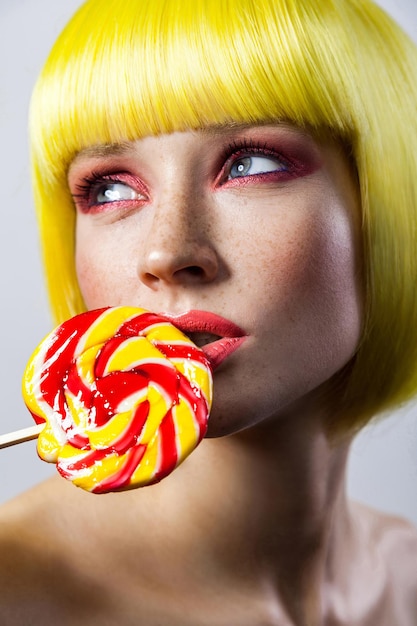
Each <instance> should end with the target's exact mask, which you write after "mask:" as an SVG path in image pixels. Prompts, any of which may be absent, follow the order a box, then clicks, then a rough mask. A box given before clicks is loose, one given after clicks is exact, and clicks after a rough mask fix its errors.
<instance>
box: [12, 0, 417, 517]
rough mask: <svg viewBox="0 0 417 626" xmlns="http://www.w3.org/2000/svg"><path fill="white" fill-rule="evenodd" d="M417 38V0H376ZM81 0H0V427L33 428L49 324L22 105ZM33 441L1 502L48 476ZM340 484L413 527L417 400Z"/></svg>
mask: <svg viewBox="0 0 417 626" xmlns="http://www.w3.org/2000/svg"><path fill="white" fill-rule="evenodd" d="M379 3H380V4H381V5H382V6H383V7H384V8H385V9H386V10H387V11H388V12H390V13H391V14H392V15H393V16H394V17H395V19H397V21H398V22H399V23H400V24H402V26H403V27H404V28H405V29H406V30H407V31H408V32H409V33H410V34H411V36H412V37H413V38H414V39H415V40H416V41H417V0H397V1H395V0H380V2H379ZM80 4H81V0H61V1H59V0H58V1H57V0H0V27H1V36H0V59H1V63H0V137H1V142H2V144H1V145H2V149H1V151H0V173H1V178H0V186H1V187H0V189H1V191H0V195H1V198H2V201H1V204H2V207H3V208H2V211H3V218H2V228H1V231H0V237H1V245H0V259H1V261H0V275H1V293H2V304H3V307H2V310H1V313H0V315H1V324H0V341H1V354H2V358H1V359H0V367H1V370H0V385H1V393H2V402H1V406H2V408H1V410H0V433H6V432H9V431H12V430H17V429H19V428H24V427H26V426H29V425H31V424H32V420H31V417H30V415H29V413H28V412H27V410H26V409H25V407H24V405H23V401H22V400H21V392H20V380H21V376H22V372H23V369H24V366H25V364H26V361H27V359H28V358H29V356H30V354H31V352H32V350H33V349H34V347H35V346H36V345H37V344H38V343H39V341H40V339H41V338H42V337H43V336H44V335H45V334H46V333H47V332H48V331H49V330H50V327H51V322H50V319H49V315H48V311H47V304H46V297H45V291H44V288H43V283H42V273H41V267H40V262H39V254H38V242H37V234H36V226H35V220H34V216H33V208H32V199H31V191H30V183H29V164H28V150H27V128H26V127H27V122H26V120H27V111H28V103H29V97H30V92H31V89H32V87H33V84H34V81H35V78H36V76H37V74H38V72H39V70H40V68H41V66H42V64H43V61H44V60H45V58H46V56H47V53H48V51H49V49H50V46H51V45H52V43H53V41H54V39H55V38H56V36H57V34H58V33H59V31H60V30H61V28H62V27H63V26H64V24H65V23H66V21H67V19H68V18H69V17H70V15H71V14H72V13H73V12H74V10H75V9H76V8H77V7H78V6H80ZM54 472H55V469H54V467H52V466H49V465H47V464H46V463H42V462H41V461H39V459H38V458H37V455H36V449H35V443H34V442H30V443H25V444H21V445H19V446H15V447H13V448H8V449H5V450H0V479H1V480H0V503H1V502H3V501H5V500H7V499H9V498H11V497H13V496H14V495H16V494H18V493H20V492H22V491H24V490H26V489H27V488H28V487H30V486H31V485H33V484H35V483H37V482H38V481H40V480H42V479H43V478H46V477H48V476H50V475H52V474H53V473H54ZM348 487H349V491H350V493H351V494H352V495H353V496H354V497H355V498H357V499H360V500H363V501H366V502H368V503H370V504H372V505H374V506H376V507H379V508H381V509H384V510H386V511H391V512H394V513H398V514H400V515H403V516H406V517H408V518H409V519H410V520H412V521H414V523H415V524H417V402H416V403H414V404H412V405H410V406H409V407H408V408H407V409H406V410H403V411H401V412H398V413H396V414H394V415H392V416H390V417H389V418H388V419H387V420H386V421H384V422H383V423H381V424H379V425H378V426H373V427H368V428H367V429H366V430H365V431H363V432H362V433H361V434H360V435H359V437H358V438H357V440H356V442H355V445H354V447H353V450H352V454H351V459H350V465H349V476H348Z"/></svg>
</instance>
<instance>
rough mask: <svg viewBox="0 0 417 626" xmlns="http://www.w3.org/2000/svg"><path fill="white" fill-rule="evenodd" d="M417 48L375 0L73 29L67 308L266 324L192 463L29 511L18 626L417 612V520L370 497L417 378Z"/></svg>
mask: <svg viewBox="0 0 417 626" xmlns="http://www.w3.org/2000/svg"><path fill="white" fill-rule="evenodd" d="M416 60H417V53H416V50H415V48H414V46H413V44H412V43H411V42H410V41H409V40H408V39H407V37H406V36H405V35H404V34H403V33H402V32H400V31H399V29H398V28H397V27H396V26H395V25H394V24H393V23H392V22H391V21H390V20H389V18H388V17H387V16H386V15H385V14H384V13H383V12H382V11H381V10H380V9H378V8H376V7H375V6H374V5H373V4H371V3H370V2H368V1H367V0H323V1H322V2H320V3H317V2H316V0H298V1H296V0H262V1H259V0H258V1H257V2H255V1H250V0H248V2H246V3H245V5H244V7H241V8H240V7H238V6H236V4H235V3H232V2H231V1H230V0H224V1H223V2H222V3H221V5H220V4H219V3H217V2H215V1H214V0H204V1H203V0H200V1H197V0H193V1H191V0H189V1H188V0H185V1H184V0H181V1H180V0H128V1H126V0H124V1H123V2H122V1H121V0H90V1H89V2H87V3H86V4H85V5H84V6H83V7H82V8H81V9H80V11H79V12H78V13H77V14H76V16H75V17H74V19H73V20H72V21H71V22H70V24H69V25H68V26H67V28H66V30H65V31H64V33H63V34H62V35H61V37H60V38H59V40H58V41H57V44H56V46H55V48H54V50H53V51H52V53H51V56H50V59H49V60H48V62H47V64H46V66H45V69H44V72H43V74H42V76H41V78H40V80H39V83H38V85H37V88H36V91H35V94H34V99H33V104H32V113H31V133H32V146H33V164H34V185H35V198H36V203H37V207H38V214H39V220H40V228H41V235H42V240H43V243H44V260H45V267H46V275H47V281H48V286H49V291H50V295H51V306H52V309H53V311H54V314H55V317H56V320H57V321H62V320H63V319H66V318H67V317H69V316H71V315H73V314H75V313H78V312H80V311H82V310H84V309H85V308H98V307H101V306H107V305H119V304H124V305H138V306H143V307H146V308H148V309H151V310H154V311H157V312H163V313H164V314H167V315H170V316H173V317H175V319H176V320H177V322H178V323H179V324H180V325H184V324H185V325H186V322H185V320H186V319H189V317H190V315H191V316H192V318H193V322H192V324H191V326H192V328H191V327H190V328H188V329H187V328H186V330H188V331H189V332H190V334H191V332H192V335H193V338H194V339H195V340H196V342H197V343H199V344H200V345H207V344H210V343H212V342H213V341H214V340H215V339H218V337H219V336H222V335H223V334H224V330H223V329H224V328H225V326H227V327H228V328H229V329H230V328H232V329H234V330H233V332H234V336H242V337H245V339H244V341H240V342H239V345H238V347H237V348H236V349H235V350H234V351H231V352H230V354H228V356H227V358H225V359H224V360H223V362H222V363H221V365H220V366H219V367H218V368H217V369H216V370H215V372H214V389H215V397H214V404H213V410H212V414H211V417H210V424H209V437H208V438H207V439H205V440H204V441H203V443H202V444H201V445H200V447H199V448H198V449H197V450H196V451H195V453H193V455H192V456H191V457H190V458H189V459H188V460H187V462H186V463H184V464H183V465H182V466H181V467H180V468H178V469H177V470H176V471H175V472H174V473H173V474H172V475H171V476H170V477H169V478H167V479H166V480H164V481H163V482H161V483H160V484H158V485H155V486H153V487H152V488H147V489H142V490H136V491H131V492H126V493H121V494H108V495H105V496H100V497H95V496H92V495H91V494H86V493H84V492H81V491H80V490H76V489H74V488H73V487H72V486H70V485H68V484H66V483H65V482H64V481H62V480H61V479H56V480H55V479H54V480H52V481H48V482H47V483H45V484H43V485H41V486H39V487H38V488H37V489H35V490H33V491H31V492H29V494H25V496H24V497H22V498H20V499H18V500H16V501H14V502H13V503H12V504H10V505H9V506H8V507H6V508H5V509H3V514H2V531H1V544H2V555H3V559H2V566H1V574H0V576H1V583H2V594H3V595H4V598H2V602H1V608H0V616H1V618H2V623H7V624H22V623H34V624H49V623H50V624H55V623H61V624H76V623H80V621H81V620H82V621H83V622H84V623H87V624H96V623H98V621H99V620H100V622H101V623H103V624H117V625H125V624H126V625H127V624H146V625H153V624H163V625H164V626H165V624H167V625H181V626H186V625H188V624H190V625H193V626H195V625H201V626H203V625H206V624H207V625H215V624H222V625H226V624H227V625H230V624H239V626H245V625H246V624H247V625H251V626H253V625H258V624H259V625H261V624H262V625H264V624H279V625H280V626H281V625H282V626H284V625H287V624H288V625H293V624H296V625H297V626H298V625H307V624H308V625H319V624H320V625H321V624H325V625H330V624H331V625H336V624H349V625H356V624H357V625H365V624H366V625H372V626H374V625H375V626H376V625H378V626H384V625H386V626H392V624H396V625H397V624H398V625H399V626H411V625H415V624H416V623H417V617H416V616H417V594H416V590H417V589H416V588H417V580H416V575H415V562H416V558H417V538H416V537H417V535H416V532H415V530H414V529H412V528H410V527H409V526H408V525H407V524H406V523H405V522H402V521H400V520H397V519H393V518H389V517H387V516H383V515H380V514H378V513H376V512H374V511H371V510H369V509H367V508H365V507H362V506H358V505H356V504H353V503H351V502H349V501H348V500H347V497H346V494H345V488H344V478H345V468H346V458H347V454H348V450H349V446H350V443H351V441H352V438H353V437H354V434H355V433H356V432H357V431H358V429H359V428H360V427H362V426H363V425H364V424H366V423H367V422H368V421H369V420H370V419H371V418H372V417H373V416H375V415H376V414H378V413H380V412H382V411H385V410H388V409H390V408H391V407H393V406H396V405H398V404H399V403H401V402H404V401H406V400H407V399H409V398H410V397H411V396H412V395H413V394H415V393H416V391H417V368H416V362H417V359H416V357H417V338H416V333H417V331H416V328H417V324H416V320H417V303H416V298H415V294H414V291H415V288H414V285H415V282H416V278H417V259H416V255H415V235H416V226H417V216H416V204H417V203H416V182H415V181H416V176H415V172H416V156H415V154H414V146H415V144H416V141H415V140H416V137H415V134H416V125H415V108H416V102H417V93H416V87H415V85H416V67H417V65H416ZM190 311H192V313H191V314H190V313H189V312H190Z"/></svg>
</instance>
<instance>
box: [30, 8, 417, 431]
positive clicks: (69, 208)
mask: <svg viewBox="0 0 417 626" xmlns="http://www.w3.org/2000/svg"><path fill="white" fill-rule="evenodd" d="M416 114H417V51H416V48H415V46H414V44H413V43H412V42H411V41H410V39H409V38H408V37H407V36H406V35H405V34H404V33H403V32H402V31H401V29H400V28H399V27H398V26H397V25H396V24H395V23H393V22H392V20H391V19H390V18H389V17H388V16H387V15H386V14H385V13H384V12H383V11H382V10H381V9H379V8H378V7H376V6H375V5H374V4H373V3H372V2H370V1H369V0H320V1H318V0H246V1H245V2H244V3H243V4H242V5H240V4H239V3H237V2H236V0H221V2H220V1H219V0H89V1H88V2H86V4H84V5H83V6H82V7H81V9H80V10H79V11H78V12H77V13H76V15H75V16H74V18H73V19H72V20H71V22H70V23H69V24H68V26H67V27H66V29H65V30H64V32H63V33H62V35H61V36H60V38H59V39H58V41H57V42H56V44H55V46H54V48H53V50H52V52H51V55H50V57H49V59H48V61H47V63H46V65H45V68H44V70H43V72H42V74H41V76H40V79H39V81H38V84H37V86H36V88H35V92H34V96H33V100H32V107H31V140H32V158H33V177H34V190H35V201H36V206H37V211H38V217H39V223H40V232H41V239H42V245H43V255H44V263H45V268H46V278H47V285H48V289H49V294H50V301H51V306H52V310H53V314H54V316H55V319H56V321H62V320H64V319H65V318H67V317H69V316H71V315H74V314H76V313H79V312H80V311H82V310H83V307H84V305H83V301H82V297H81V294H80V292H79V289H78V285H77V280H76V274H75V268H74V245H75V241H74V221H75V212H74V207H73V203H72V199H71V196H70V194H69V190H68V186H67V170H68V166H69V164H70V163H71V161H72V159H73V158H74V156H75V155H76V154H77V152H78V151H79V150H81V149H82V148H84V147H86V146H90V145H94V144H103V143H105V144H107V143H112V144H113V143H118V142H120V141H123V140H132V139H137V138H140V137H143V136H145V135H149V134H157V133H169V132H171V131H174V130H186V129H190V128H199V127H202V126H205V125H207V124H224V123H233V122H239V123H242V122H243V123H253V122H265V121H268V122H271V121H272V122H274V121H279V120H283V119H285V120H291V121H293V122H294V123H295V124H298V125H300V126H307V125H308V126H309V127H313V128H315V129H317V130H318V131H320V130H324V131H325V132H327V133H331V134H332V135H333V136H335V137H336V138H339V139H340V140H341V141H342V142H343V144H344V145H345V146H347V149H348V150H349V152H350V156H351V157H352V160H353V161H354V163H355V165H356V169H357V173H358V179H359V186H360V193H361V199H362V234H363V241H362V248H363V256H364V284H365V297H366V302H365V320H364V328H363V334H362V339H361V343H360V346H359V348H358V352H357V355H356V356H355V360H354V363H353V367H352V368H351V370H350V372H349V378H348V383H347V385H346V384H345V385H344V386H343V389H341V398H340V405H341V406H342V407H343V408H344V413H345V417H344V418H343V419H342V420H341V421H340V418H338V427H337V428H338V429H342V430H344V431H346V430H351V429H352V428H357V427H359V426H360V425H362V424H364V423H365V422H366V421H367V420H368V419H369V418H370V417H371V416H372V415H374V414H375V413H377V412H379V411H381V410H385V409H388V408H390V407H392V406H395V405H397V404H399V403H401V402H404V401H405V400H407V399H408V398H410V397H411V396H412V395H413V394H414V393H416V392H417V296H416V285H417V254H416V241H417V156H416V155H417V149H416V146H417V122H416V119H417V118H416Z"/></svg>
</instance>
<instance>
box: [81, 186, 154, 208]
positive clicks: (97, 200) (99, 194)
mask: <svg viewBox="0 0 417 626" xmlns="http://www.w3.org/2000/svg"><path fill="white" fill-rule="evenodd" d="M141 198H142V195H141V194H139V193H138V192H137V191H135V190H134V189H133V188H132V187H130V186H129V185H127V184H126V183H111V182H109V183H101V184H98V185H96V187H95V188H94V187H93V188H92V189H91V190H90V201H91V202H92V204H106V203H108V202H122V201H124V200H139V199H141Z"/></svg>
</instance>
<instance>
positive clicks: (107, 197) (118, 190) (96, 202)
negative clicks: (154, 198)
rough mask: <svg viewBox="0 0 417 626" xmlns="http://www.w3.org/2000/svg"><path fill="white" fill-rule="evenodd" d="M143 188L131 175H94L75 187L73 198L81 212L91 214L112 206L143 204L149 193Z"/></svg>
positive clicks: (84, 178)
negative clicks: (96, 209) (90, 212)
mask: <svg viewBox="0 0 417 626" xmlns="http://www.w3.org/2000/svg"><path fill="white" fill-rule="evenodd" d="M124 179H125V180H124ZM142 187H143V184H142V183H141V182H140V181H139V180H137V179H136V177H132V176H131V175H130V174H124V173H123V174H118V175H117V178H115V177H114V176H110V175H104V176H102V175H100V174H95V173H93V174H92V175H91V176H90V175H89V176H86V177H83V178H82V179H81V181H80V182H78V183H76V184H75V185H74V191H75V193H73V194H72V196H73V199H74V202H75V204H76V206H77V207H78V208H79V209H80V210H81V211H85V212H89V211H91V210H93V209H94V208H100V207H105V206H108V205H112V204H120V205H121V206H123V205H124V203H131V202H133V203H134V204H135V203H137V202H143V201H145V200H146V199H147V191H146V189H145V188H143V189H142Z"/></svg>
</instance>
